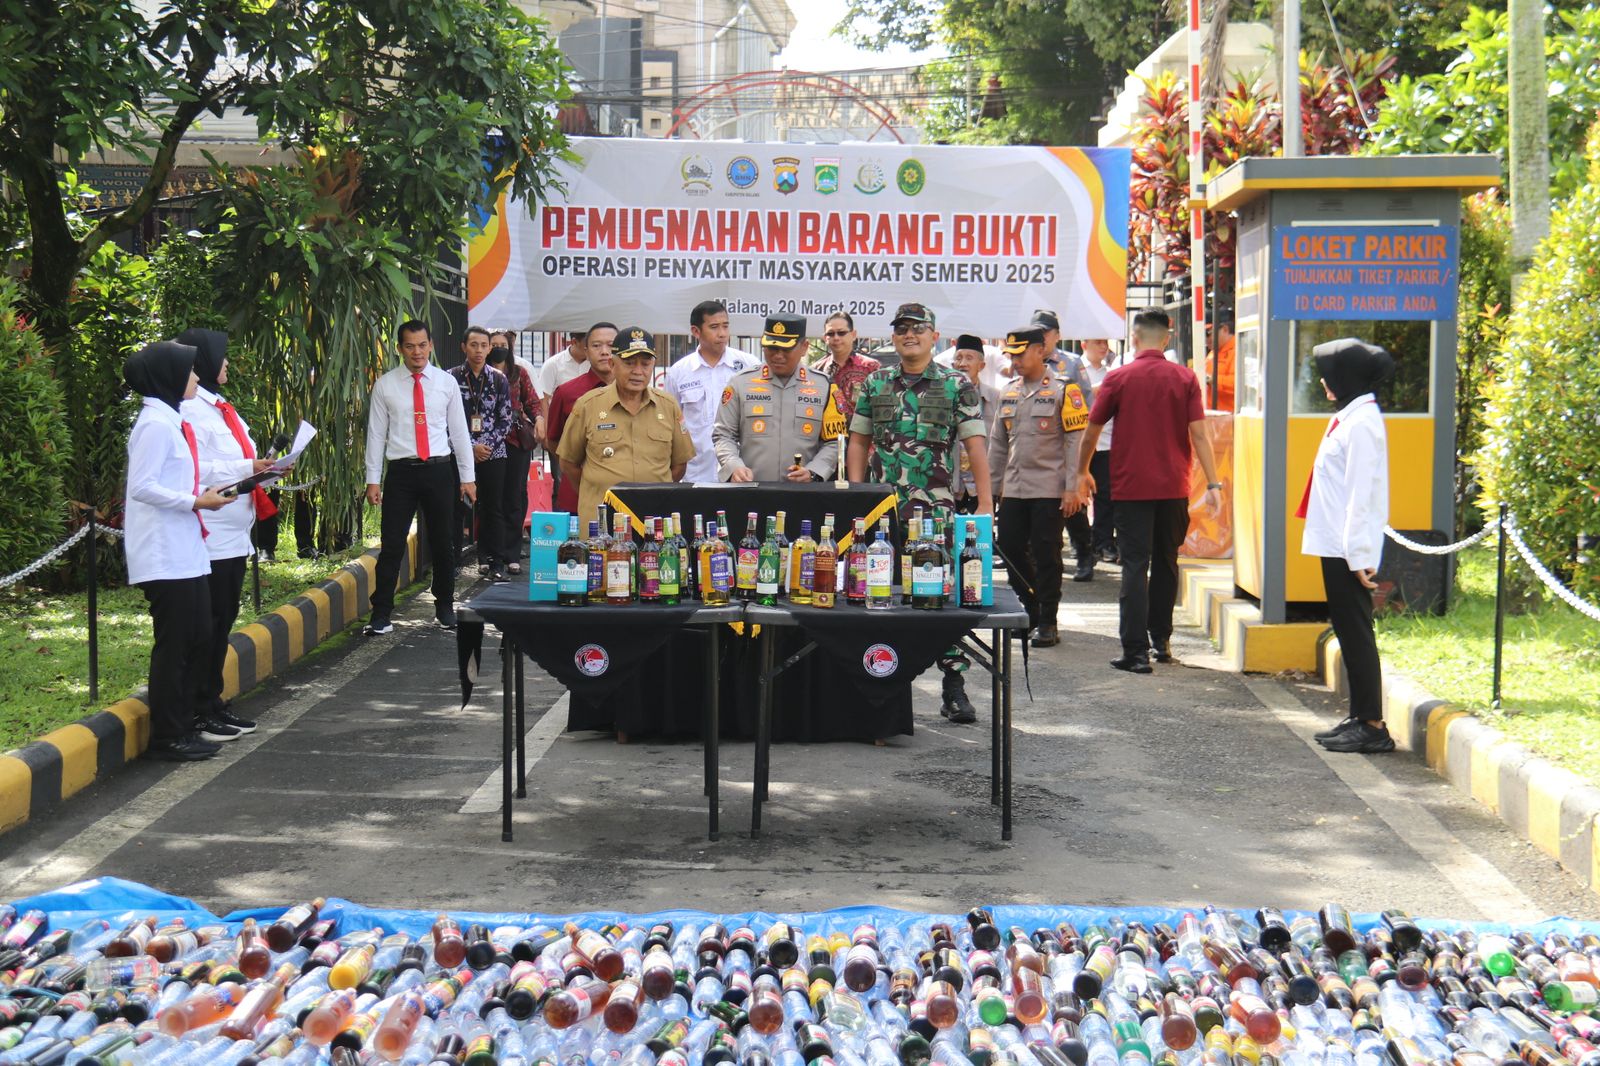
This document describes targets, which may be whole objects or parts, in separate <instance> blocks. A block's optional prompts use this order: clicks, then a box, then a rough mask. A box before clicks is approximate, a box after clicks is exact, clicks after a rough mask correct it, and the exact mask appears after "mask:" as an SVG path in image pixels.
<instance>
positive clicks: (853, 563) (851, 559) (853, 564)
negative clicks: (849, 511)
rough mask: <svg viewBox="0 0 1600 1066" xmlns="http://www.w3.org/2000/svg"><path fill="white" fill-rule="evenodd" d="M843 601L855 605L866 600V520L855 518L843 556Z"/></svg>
mask: <svg viewBox="0 0 1600 1066" xmlns="http://www.w3.org/2000/svg"><path fill="white" fill-rule="evenodd" d="M844 602H846V603H848V604H852V605H854V606H856V607H860V606H861V605H863V604H865V603H866V602H867V520H866V519H865V518H858V519H856V520H855V530H854V532H853V534H852V535H851V537H850V547H849V549H848V550H847V551H846V552H845V556H844Z"/></svg>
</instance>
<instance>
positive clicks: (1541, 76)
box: [1509, 0, 1550, 304]
mask: <svg viewBox="0 0 1600 1066" xmlns="http://www.w3.org/2000/svg"><path fill="white" fill-rule="evenodd" d="M1509 14H1510V26H1511V55H1510V60H1511V69H1510V78H1511V85H1510V90H1511V91H1510V112H1511V115H1510V117H1511V160H1510V163H1511V299H1512V303H1513V304H1515V303H1516V298H1517V295H1516V294H1517V290H1518V289H1519V288H1521V286H1522V279H1523V278H1524V277H1525V276H1526V275H1527V273H1528V269H1529V267H1531V266H1532V265H1533V253H1534V252H1535V251H1536V250H1537V249H1538V247H1539V242H1540V241H1542V240H1544V238H1545V237H1546V235H1548V234H1549V232H1550V97H1549V90H1548V89H1547V88H1546V86H1545V63H1544V0H1510V10H1509Z"/></svg>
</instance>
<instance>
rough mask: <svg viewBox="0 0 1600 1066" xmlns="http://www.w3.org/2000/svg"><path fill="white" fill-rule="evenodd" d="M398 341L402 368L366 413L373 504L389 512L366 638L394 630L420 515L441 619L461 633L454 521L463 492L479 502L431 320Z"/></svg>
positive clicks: (462, 420)
mask: <svg viewBox="0 0 1600 1066" xmlns="http://www.w3.org/2000/svg"><path fill="white" fill-rule="evenodd" d="M396 336H397V337H398V339H399V342H400V357H401V359H402V363H403V365H401V366H397V367H395V368H394V369H393V370H391V371H389V372H388V373H387V374H384V375H383V376H382V377H380V378H379V379H378V381H377V383H376V384H375V385H373V386H372V404H371V408H370V411H369V413H368V415H367V502H368V503H370V504H371V505H372V506H374V507H379V506H381V507H382V508H383V521H382V524H381V526H380V533H381V537H382V543H381V547H380V548H379V549H378V566H377V573H376V575H375V576H374V578H373V589H372V618H371V619H370V620H369V621H368V623H367V628H366V632H367V633H369V634H379V635H381V634H384V633H389V632H391V631H393V629H394V625H393V623H392V622H390V620H389V616H390V614H391V613H393V611H394V586H395V581H396V579H398V578H399V576H400V556H401V554H402V553H403V552H404V551H405V550H406V537H407V535H408V534H409V533H410V532H411V520H412V519H413V518H415V517H416V515H417V512H418V510H421V512H422V519H423V522H424V524H425V525H426V527H427V532H428V550H429V554H430V556H431V557H432V560H433V600H434V607H433V612H434V617H435V618H436V619H437V620H438V622H439V624H440V625H441V626H443V627H444V628H446V629H454V628H455V625H456V612H455V593H456V566H455V553H454V552H453V551H452V550H451V546H450V523H451V520H452V516H453V514H454V507H455V500H456V494H457V492H458V489H459V492H460V494H461V495H463V496H465V497H466V498H467V501H468V502H469V503H472V502H476V500H477V498H478V486H477V483H476V482H475V481H474V478H475V476H476V475H475V474H474V463H473V457H472V437H471V435H470V434H469V433H468V432H467V416H466V411H465V409H464V407H463V406H462V403H461V388H460V386H459V385H457V384H456V380H455V378H453V377H451V376H450V375H449V374H448V373H446V372H445V371H443V370H440V369H439V368H438V367H437V366H435V365H434V364H433V361H432V358H431V357H432V355H433V335H432V334H431V333H430V332H429V330H428V324H427V323H426V322H419V321H417V320H415V319H412V320H411V321H409V322H402V323H401V324H400V329H399V331H398V333H397V334H396ZM385 460H388V472H387V474H385V472H384V461H385Z"/></svg>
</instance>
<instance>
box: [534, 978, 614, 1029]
mask: <svg viewBox="0 0 1600 1066" xmlns="http://www.w3.org/2000/svg"><path fill="white" fill-rule="evenodd" d="M610 998H611V985H609V984H607V983H606V982H605V981H602V980H600V979H599V978H598V977H580V978H579V979H578V980H576V981H574V982H572V984H570V985H568V986H567V987H566V988H563V989H562V990H561V991H559V992H557V993H556V994H555V995H553V996H551V997H550V998H549V999H547V1000H546V1001H545V1004H544V1020H545V1024H546V1025H548V1026H550V1028H552V1029H570V1028H572V1027H573V1026H574V1025H577V1024H578V1023H579V1022H581V1021H584V1020H585V1019H587V1018H589V1017H590V1016H592V1015H593V1014H594V1012H595V1011H597V1010H604V1009H605V1005H606V1001H607V1000H608V999H610Z"/></svg>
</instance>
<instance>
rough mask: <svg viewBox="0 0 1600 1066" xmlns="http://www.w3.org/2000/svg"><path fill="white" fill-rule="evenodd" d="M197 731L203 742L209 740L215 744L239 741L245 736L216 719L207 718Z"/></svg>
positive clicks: (199, 724) (202, 721)
mask: <svg viewBox="0 0 1600 1066" xmlns="http://www.w3.org/2000/svg"><path fill="white" fill-rule="evenodd" d="M197 726H198V729H197V731H198V732H199V734H200V739H201V740H209V741H210V742H211V743H213V744H226V743H227V742H228V741H230V740H238V739H239V738H240V737H242V736H244V734H243V733H242V732H240V731H239V730H237V729H235V728H233V726H231V725H225V724H223V723H222V722H219V721H217V719H216V718H214V717H213V718H205V719H202V720H201V721H200V722H199V723H197Z"/></svg>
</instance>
